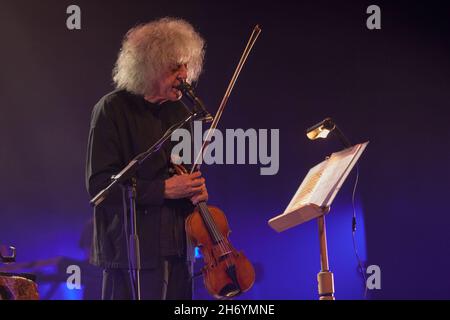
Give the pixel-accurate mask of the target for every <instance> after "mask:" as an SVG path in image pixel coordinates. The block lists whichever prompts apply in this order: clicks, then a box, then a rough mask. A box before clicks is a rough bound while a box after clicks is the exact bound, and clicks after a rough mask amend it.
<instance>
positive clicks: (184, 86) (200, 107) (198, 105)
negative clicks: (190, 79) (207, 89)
mask: <svg viewBox="0 0 450 320" xmlns="http://www.w3.org/2000/svg"><path fill="white" fill-rule="evenodd" d="M177 80H178V81H180V84H179V85H178V86H176V87H175V88H177V89H178V90H180V91H181V92H183V93H184V94H185V95H186V97H188V99H189V100H191V101H192V103H194V105H195V108H194V110H195V112H198V113H199V114H200V115H201V117H202V118H201V120H202V121H205V122H207V123H208V122H212V121H213V120H214V118H213V116H211V114H210V113H209V112H208V111H207V110H206V108H205V105H204V104H203V102H202V100H200V99H199V98H198V97H197V96H196V95H195V93H194V89H192V86H191V85H190V84H189V83H187V82H186V81H185V80H184V79H182V78H177Z"/></svg>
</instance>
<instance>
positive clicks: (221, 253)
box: [173, 25, 261, 299]
mask: <svg viewBox="0 0 450 320" xmlns="http://www.w3.org/2000/svg"><path fill="white" fill-rule="evenodd" d="M260 32H261V29H260V27H259V26H258V25H257V26H255V28H254V29H253V32H252V34H251V36H250V39H249V41H248V42H247V46H246V48H245V50H244V53H243V55H242V56H241V59H240V61H239V64H238V66H237V68H236V70H235V72H234V74H233V77H232V79H231V82H230V84H229V85H228V88H227V91H226V93H225V95H224V97H223V99H222V102H221V104H220V106H219V109H218V111H217V114H216V115H215V116H214V118H213V122H212V124H211V127H210V129H209V131H208V134H207V136H206V139H205V141H204V143H203V145H202V148H201V150H200V153H199V154H198V156H197V158H196V160H195V162H194V165H193V166H192V169H191V172H190V173H193V172H194V171H196V170H198V169H199V168H200V164H199V163H200V162H199V160H200V159H201V156H202V154H203V152H204V150H205V149H206V147H207V146H208V143H209V141H210V139H211V135H212V133H213V132H214V130H215V128H216V127H217V124H218V122H219V119H220V117H221V115H222V113H223V110H224V108H225V105H226V102H227V100H228V97H229V96H230V94H231V90H232V89H233V86H234V84H235V82H236V80H237V77H238V75H239V73H240V71H241V69H242V66H243V64H244V63H245V60H246V59H247V57H248V54H249V53H250V51H251V49H252V47H253V45H254V43H255V41H256V39H257V37H258V35H259V33H260ZM185 88H186V87H185ZM185 88H184V89H185ZM189 89H191V88H189ZM190 96H191V97H192V96H193V92H190ZM194 100H195V101H197V102H199V99H196V98H195V99H194ZM200 108H201V109H203V110H204V108H203V106H201V105H200ZM173 166H174V169H175V172H176V173H177V174H187V173H188V171H187V170H186V168H185V167H183V166H182V165H179V164H173ZM185 229H186V233H187V235H188V237H189V238H190V240H191V241H192V242H193V244H194V245H195V246H197V247H199V248H200V250H201V252H202V255H203V260H204V263H205V266H204V267H203V268H202V274H203V280H204V284H205V287H206V289H207V290H208V292H209V293H210V294H211V295H212V296H214V297H215V298H217V299H229V298H232V297H235V296H237V295H239V294H241V293H243V292H246V291H248V290H249V289H250V288H251V287H252V286H253V284H254V282H255V270H254V268H253V265H252V264H251V262H250V261H249V260H248V259H247V257H246V256H245V255H244V253H243V252H242V251H238V250H236V249H235V248H234V247H233V245H232V244H231V242H230V240H229V239H228V237H229V234H230V232H231V230H230V227H229V225H228V221H227V218H226V216H225V213H224V212H223V211H222V210H220V209H219V208H217V207H214V206H209V205H207V204H206V202H204V201H203V202H200V203H199V204H197V206H196V208H195V210H194V212H192V213H191V214H190V215H189V216H188V217H187V218H186V220H185Z"/></svg>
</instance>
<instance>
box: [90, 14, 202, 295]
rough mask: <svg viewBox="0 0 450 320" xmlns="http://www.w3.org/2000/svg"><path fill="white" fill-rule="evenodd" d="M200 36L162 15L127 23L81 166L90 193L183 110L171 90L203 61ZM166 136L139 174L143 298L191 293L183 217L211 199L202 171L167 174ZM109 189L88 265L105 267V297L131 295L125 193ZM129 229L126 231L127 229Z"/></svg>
mask: <svg viewBox="0 0 450 320" xmlns="http://www.w3.org/2000/svg"><path fill="white" fill-rule="evenodd" d="M203 57H204V41H203V39H202V38H201V36H200V35H199V34H198V33H197V32H196V31H195V30H194V29H193V27H192V26H191V25H190V24H189V23H187V22H186V21H184V20H180V19H173V18H163V19H160V20H156V21H153V22H149V23H147V24H144V25H140V26H137V27H135V28H133V29H131V30H130V31H129V32H128V33H127V35H126V37H125V39H124V41H123V44H122V48H121V50H120V53H119V57H118V60H117V62H116V65H115V68H114V72H113V79H114V83H115V85H116V90H115V91H113V92H112V93H109V94H107V95H106V96H104V97H103V98H102V99H101V100H100V101H99V102H98V103H97V104H96V106H95V107H94V110H93V113H92V119H91V126H90V133H89V141H88V154H87V166H86V183H87V188H88V191H89V194H90V196H91V197H93V196H95V195H96V194H97V193H98V192H99V191H101V190H102V189H103V188H105V187H106V186H107V185H108V184H109V183H110V178H111V176H113V175H115V174H117V173H118V172H119V171H120V170H121V169H122V168H124V167H125V166H126V165H127V164H128V163H129V161H130V160H132V159H133V158H134V157H135V156H136V155H138V154H140V153H141V152H143V151H145V150H147V149H148V148H149V147H150V146H151V145H153V144H154V143H155V142H156V141H157V140H158V139H159V138H160V137H161V136H162V135H163V134H164V132H165V131H166V130H167V129H168V128H169V127H170V126H171V125H173V124H174V123H176V122H179V121H180V120H182V119H184V118H185V117H186V115H187V110H186V107H185V106H184V105H183V104H182V103H181V102H180V101H179V100H180V98H181V96H182V93H181V92H180V91H179V90H178V89H177V88H176V87H177V86H178V85H179V84H180V80H181V79H182V80H185V81H187V82H191V81H195V80H196V79H197V78H198V76H199V74H200V72H201V70H202V65H203ZM172 146H173V145H171V144H170V141H168V142H167V143H166V144H165V145H164V146H163V148H161V150H160V151H158V152H157V153H156V154H153V155H152V156H151V157H150V158H149V159H148V160H146V162H144V164H143V166H142V167H141V168H140V169H139V170H138V172H137V201H136V202H137V230H138V235H139V240H140V255H141V266H142V270H141V298H143V299H191V298H192V281H191V272H190V268H189V267H190V262H191V261H190V259H189V257H191V254H192V250H191V249H192V248H191V246H189V243H188V241H186V238H185V237H186V234H185V230H184V220H185V217H186V216H187V215H188V214H189V213H191V212H192V210H193V208H194V205H196V204H197V203H198V202H200V201H206V200H207V199H208V193H207V190H206V187H205V180H204V179H203V178H202V177H201V173H200V172H196V173H193V174H186V175H176V176H171V174H170V153H171V147H172ZM117 189H119V190H115V191H114V192H112V193H111V194H110V195H109V197H108V198H107V200H105V201H104V202H103V203H102V204H101V205H100V206H98V207H97V208H95V211H94V241H93V248H92V254H91V259H90V261H91V263H93V264H94V265H97V266H100V267H102V268H103V269H104V271H103V293H102V295H103V299H131V298H132V297H133V295H132V291H131V287H130V280H129V279H130V277H129V274H128V268H129V260H128V254H127V250H128V247H127V241H126V240H127V239H126V234H127V233H129V228H127V226H129V221H124V214H123V209H122V192H121V190H120V188H117ZM126 231H127V232H126Z"/></svg>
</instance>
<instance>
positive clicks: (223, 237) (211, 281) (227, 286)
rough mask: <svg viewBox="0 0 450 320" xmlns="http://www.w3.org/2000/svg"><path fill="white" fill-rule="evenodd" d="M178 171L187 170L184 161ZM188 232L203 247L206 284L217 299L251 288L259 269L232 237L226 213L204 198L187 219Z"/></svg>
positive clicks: (203, 269) (198, 245)
mask: <svg viewBox="0 0 450 320" xmlns="http://www.w3.org/2000/svg"><path fill="white" fill-rule="evenodd" d="M173 166H174V169H175V171H176V173H177V174H187V173H188V172H187V170H186V169H185V168H184V167H183V166H182V165H176V164H173ZM185 228H186V233H187V235H188V237H189V239H190V240H191V241H192V243H193V244H194V245H195V246H196V247H199V248H200V250H201V252H202V255H203V260H204V262H205V266H204V267H203V268H202V274H203V279H204V284H205V287H206V289H207V290H208V292H209V293H210V294H211V295H212V296H214V297H215V298H217V299H227V298H232V297H234V296H237V295H239V294H240V293H242V292H246V291H247V290H249V289H250V288H251V287H252V286H253V283H254V282H255V270H254V269H253V266H252V264H251V262H250V261H249V260H248V259H247V258H246V256H245V255H244V253H243V252H238V251H237V250H236V249H235V248H234V247H233V245H232V244H231V242H230V241H229V239H228V236H229V234H230V232H231V230H230V227H229V225H228V221H227V217H226V216H225V213H224V212H223V211H222V210H220V209H219V208H217V207H214V206H210V205H207V204H206V202H200V203H199V204H198V205H197V207H196V209H195V210H194V212H192V213H191V214H190V215H189V216H188V217H187V218H186V220H185Z"/></svg>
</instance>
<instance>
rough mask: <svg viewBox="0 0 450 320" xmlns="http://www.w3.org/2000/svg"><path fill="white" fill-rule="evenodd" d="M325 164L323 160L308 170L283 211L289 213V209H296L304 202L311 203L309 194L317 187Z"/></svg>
mask: <svg viewBox="0 0 450 320" xmlns="http://www.w3.org/2000/svg"><path fill="white" fill-rule="evenodd" d="M326 165H327V161H326V160H325V161H322V162H321V163H319V164H318V165H316V166H314V167H312V168H311V169H310V170H309V172H308V174H307V175H306V177H305V179H304V180H303V182H302V183H301V184H300V187H299V188H298V190H297V192H296V193H295V195H294V197H292V199H291V202H290V203H289V204H288V206H287V208H286V210H284V213H289V212H291V211H294V210H297V209H298V208H300V207H301V206H303V205H305V204H308V203H311V196H312V195H313V194H314V192H315V190H316V189H317V186H318V183H319V181H320V178H321V176H322V174H323V171H324V169H325V168H326Z"/></svg>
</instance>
